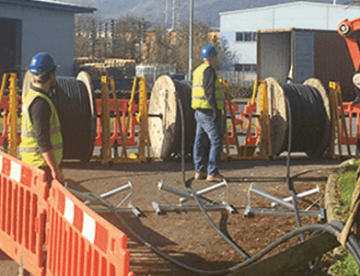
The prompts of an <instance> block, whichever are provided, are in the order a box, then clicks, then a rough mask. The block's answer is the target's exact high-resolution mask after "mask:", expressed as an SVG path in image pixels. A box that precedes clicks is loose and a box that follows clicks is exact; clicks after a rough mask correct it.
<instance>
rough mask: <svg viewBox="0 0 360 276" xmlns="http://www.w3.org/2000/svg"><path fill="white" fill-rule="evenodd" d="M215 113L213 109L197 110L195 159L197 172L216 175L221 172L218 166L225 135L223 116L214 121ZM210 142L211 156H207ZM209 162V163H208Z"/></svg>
mask: <svg viewBox="0 0 360 276" xmlns="http://www.w3.org/2000/svg"><path fill="white" fill-rule="evenodd" d="M213 119H214V115H213V112H212V110H211V109H209V110H201V111H199V110H196V111H195V120H196V134H195V141H194V148H193V160H194V166H195V172H196V173H203V172H206V171H207V174H210V175H216V174H219V170H218V166H219V163H220V155H221V152H222V148H223V135H222V128H221V121H222V119H221V116H219V118H217V119H216V121H215V122H214V121H213ZM209 142H210V152H209V158H206V156H205V154H207V152H205V151H206V149H207V147H208V145H209ZM206 163H207V164H206Z"/></svg>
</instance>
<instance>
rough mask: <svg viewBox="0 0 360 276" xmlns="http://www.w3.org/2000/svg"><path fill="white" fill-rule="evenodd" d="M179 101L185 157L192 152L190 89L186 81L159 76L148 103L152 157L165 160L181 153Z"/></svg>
mask: <svg viewBox="0 0 360 276" xmlns="http://www.w3.org/2000/svg"><path fill="white" fill-rule="evenodd" d="M179 100H180V102H181V105H182V108H183V110H184V115H185V154H191V153H192V146H193V142H194V137H195V126H196V122H195V118H194V110H193V109H192V108H191V86H190V84H189V82H187V81H177V80H173V79H172V78H171V77H169V76H167V75H163V76H160V77H159V78H158V79H157V80H156V82H155V84H154V86H153V89H152V91H151V96H150V103H149V118H148V125H149V137H150V142H151V148H152V151H153V155H154V157H157V158H161V159H163V160H169V159H171V158H172V157H174V156H176V155H177V154H180V153H181V114H180V108H179V106H178V101H179Z"/></svg>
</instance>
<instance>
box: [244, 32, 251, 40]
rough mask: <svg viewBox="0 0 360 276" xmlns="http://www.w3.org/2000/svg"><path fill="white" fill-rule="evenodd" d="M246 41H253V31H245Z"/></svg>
mask: <svg viewBox="0 0 360 276" xmlns="http://www.w3.org/2000/svg"><path fill="white" fill-rule="evenodd" d="M244 41H252V33H250V32H245V33H244Z"/></svg>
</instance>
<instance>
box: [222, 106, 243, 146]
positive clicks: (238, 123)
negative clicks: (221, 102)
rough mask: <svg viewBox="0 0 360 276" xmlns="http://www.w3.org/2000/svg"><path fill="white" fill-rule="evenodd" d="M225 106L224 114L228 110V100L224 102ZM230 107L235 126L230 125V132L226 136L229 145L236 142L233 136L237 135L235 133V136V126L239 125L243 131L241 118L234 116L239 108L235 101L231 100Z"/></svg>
mask: <svg viewBox="0 0 360 276" xmlns="http://www.w3.org/2000/svg"><path fill="white" fill-rule="evenodd" d="M225 107H226V114H228V113H229V112H230V108H229V104H228V102H225ZM231 107H232V111H233V116H234V123H235V126H234V125H231V134H230V136H229V137H228V143H229V145H236V142H235V137H237V135H236V136H235V131H237V129H236V126H240V131H243V120H242V119H237V118H236V112H237V111H238V110H239V107H238V105H237V104H236V103H235V102H231ZM224 140H225V139H224ZM225 143H226V141H224V144H225Z"/></svg>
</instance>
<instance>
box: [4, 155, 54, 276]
mask: <svg viewBox="0 0 360 276" xmlns="http://www.w3.org/2000/svg"><path fill="white" fill-rule="evenodd" d="M46 197H47V184H46V182H45V173H44V171H42V170H39V169H37V168H34V167H32V166H30V165H27V164H25V163H23V162H22V161H20V160H19V159H16V158H14V157H12V156H10V155H8V154H6V153H4V152H2V151H0V249H1V250H2V251H4V252H5V253H6V254H7V255H8V256H9V257H10V258H11V259H13V260H14V261H15V262H17V263H18V264H20V263H22V264H23V267H24V268H25V269H26V270H27V271H28V272H30V273H31V274H32V275H36V276H38V275H39V276H42V275H45V274H44V273H45V271H44V268H43V241H44V235H45V225H44V223H45V214H46V210H47V202H46Z"/></svg>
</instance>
